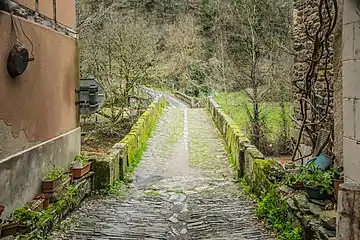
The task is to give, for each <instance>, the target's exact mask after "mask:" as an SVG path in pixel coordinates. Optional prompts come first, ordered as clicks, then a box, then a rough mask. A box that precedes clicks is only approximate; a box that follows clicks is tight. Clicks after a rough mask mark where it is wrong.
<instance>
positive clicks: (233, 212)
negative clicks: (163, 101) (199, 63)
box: [50, 99, 270, 240]
mask: <svg viewBox="0 0 360 240" xmlns="http://www.w3.org/2000/svg"><path fill="white" fill-rule="evenodd" d="M169 100H170V102H171V103H172V106H169V107H167V108H166V109H165V111H164V114H163V116H162V117H161V118H160V120H159V124H158V125H157V127H156V128H155V130H154V133H153V137H152V138H151V139H150V141H149V146H148V149H147V151H146V153H145V154H144V156H143V159H142V162H141V163H140V165H139V167H138V169H137V170H136V172H135V176H134V182H133V184H132V186H131V191H130V193H129V194H128V197H127V198H126V199H125V200H121V199H117V198H100V199H99V198H96V199H88V200H86V201H85V202H84V204H83V206H82V208H81V209H79V210H78V211H77V212H75V213H74V214H73V215H72V216H71V217H70V218H69V219H68V221H67V222H68V223H70V224H68V226H67V225H64V226H63V227H62V229H61V230H58V231H57V232H54V234H53V235H52V236H50V239H101V240H103V239H104V240H105V239H124V240H127V239H226V240H228V239H229V240H230V239H239V240H241V239H270V237H269V236H268V235H266V233H264V232H262V231H261V228H260V227H259V226H258V223H257V220H256V218H255V217H254V207H253V204H252V202H250V201H248V200H246V198H245V197H244V196H243V195H242V193H241V191H240V190H239V189H238V187H237V186H236V185H235V184H233V183H232V181H231V180H232V171H231V169H230V168H229V167H228V164H227V161H228V160H227V156H226V154H225V152H224V150H223V141H222V140H221V138H220V136H219V134H218V132H217V131H216V130H215V126H214V125H213V123H212V120H211V119H210V117H209V116H208V115H207V113H206V111H205V110H204V109H186V108H185V106H183V105H182V104H181V103H179V102H178V101H176V100H174V99H169Z"/></svg>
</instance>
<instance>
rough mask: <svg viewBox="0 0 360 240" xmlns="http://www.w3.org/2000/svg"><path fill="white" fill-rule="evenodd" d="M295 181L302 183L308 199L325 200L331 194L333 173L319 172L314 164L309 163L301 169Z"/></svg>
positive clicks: (328, 171)
mask: <svg viewBox="0 0 360 240" xmlns="http://www.w3.org/2000/svg"><path fill="white" fill-rule="evenodd" d="M296 179H297V180H298V181H300V182H302V183H304V186H305V190H306V193H307V195H308V197H309V198H312V199H326V198H329V197H330V195H331V194H332V192H333V184H332V180H333V172H332V171H330V170H327V171H323V170H321V169H320V168H319V167H318V166H317V165H316V163H310V164H308V165H306V166H305V167H302V169H301V172H300V174H298V175H297V177H296Z"/></svg>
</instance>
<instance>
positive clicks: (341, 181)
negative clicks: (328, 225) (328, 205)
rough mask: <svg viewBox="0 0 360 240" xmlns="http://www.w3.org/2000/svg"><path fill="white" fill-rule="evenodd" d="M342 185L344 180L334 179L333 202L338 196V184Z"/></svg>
mask: <svg viewBox="0 0 360 240" xmlns="http://www.w3.org/2000/svg"><path fill="white" fill-rule="evenodd" d="M342 183H344V180H343V179H334V192H335V194H334V197H335V200H337V199H338V194H339V187H340V184H342Z"/></svg>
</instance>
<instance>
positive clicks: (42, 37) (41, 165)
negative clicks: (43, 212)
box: [0, 0, 80, 214]
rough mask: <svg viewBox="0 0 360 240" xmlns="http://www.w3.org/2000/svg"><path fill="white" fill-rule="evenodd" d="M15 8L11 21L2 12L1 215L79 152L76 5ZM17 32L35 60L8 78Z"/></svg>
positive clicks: (69, 1) (31, 0) (62, 2)
mask: <svg viewBox="0 0 360 240" xmlns="http://www.w3.org/2000/svg"><path fill="white" fill-rule="evenodd" d="M36 2H37V4H36ZM13 3H15V2H14V1H13ZM17 3H18V4H15V5H14V6H15V7H14V9H13V12H14V17H13V21H12V18H11V15H10V14H9V13H8V12H6V11H0V42H1V43H2V44H1V46H0V103H1V104H0V189H2V191H1V193H0V204H3V205H5V207H6V212H5V214H9V213H10V212H11V211H12V210H13V209H14V208H16V207H19V206H21V205H22V204H23V203H24V202H26V201H28V200H30V199H31V198H32V197H33V196H34V195H35V194H36V193H37V192H38V191H39V190H40V183H41V178H42V177H43V176H44V174H45V173H46V172H47V171H49V169H50V168H52V167H54V166H58V165H59V166H63V167H68V166H69V163H70V162H71V160H72V159H73V158H74V157H75V156H76V155H77V154H78V153H79V151H80V130H79V125H78V119H79V115H78V108H77V106H76V105H75V101H76V95H75V89H76V88H77V86H78V65H79V62H78V61H79V59H78V49H77V40H76V32H75V24H76V20H75V2H74V0H57V1H54V2H53V0H38V1H35V0H18V1H17ZM12 22H13V23H14V24H15V25H16V27H15V28H14V27H12V26H13V25H12ZM16 30H17V31H16ZM15 33H16V36H17V38H18V39H19V40H20V41H21V42H22V43H23V44H24V46H25V47H26V48H27V49H28V50H29V52H31V51H32V50H31V49H33V54H34V57H35V60H34V61H33V62H29V65H28V68H27V69H26V71H25V72H24V73H23V74H22V75H20V76H18V77H16V78H15V79H12V78H11V77H10V76H9V75H8V73H7V70H6V66H7V57H8V54H9V52H10V50H11V48H12V46H13V44H14V36H15ZM27 38H29V39H30V41H31V42H30V41H29V40H28V39H27ZM3 190H4V191H3Z"/></svg>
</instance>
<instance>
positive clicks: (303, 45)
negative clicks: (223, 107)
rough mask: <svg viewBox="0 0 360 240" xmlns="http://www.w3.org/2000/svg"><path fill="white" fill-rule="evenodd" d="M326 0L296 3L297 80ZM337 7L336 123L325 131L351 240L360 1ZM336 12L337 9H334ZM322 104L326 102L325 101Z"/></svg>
mask: <svg viewBox="0 0 360 240" xmlns="http://www.w3.org/2000/svg"><path fill="white" fill-rule="evenodd" d="M324 1H328V2H332V1H330V0H324ZM324 1H311V0H295V5H294V8H295V10H294V21H295V29H294V38H295V42H294V47H295V50H296V51H297V53H298V54H299V56H298V57H297V58H296V61H295V76H296V79H294V81H296V80H300V81H304V79H305V75H306V73H307V71H308V67H307V66H308V65H307V63H306V61H304V58H303V56H305V58H306V55H307V54H310V53H311V50H312V47H313V46H312V45H311V41H310V40H309V38H308V35H307V34H306V31H308V32H311V31H314V30H313V28H316V27H318V26H319V18H318V16H319V12H316V9H318V5H319V2H324ZM337 5H338V17H337V23H336V25H335V26H334V30H333V32H332V36H331V37H330V38H329V40H330V41H329V47H330V49H331V59H329V60H330V61H329V63H330V64H328V67H329V73H330V74H329V77H330V78H329V79H330V83H331V100H330V101H331V114H329V119H328V122H330V123H331V124H330V125H327V126H331V125H332V126H333V127H332V128H333V129H331V128H329V129H325V130H327V131H331V130H332V131H333V139H332V141H333V153H334V155H335V158H336V164H337V165H338V166H343V167H344V177H345V183H344V184H342V185H341V187H340V192H339V200H338V204H337V211H338V219H337V239H341V240H345V239H346V240H351V239H360V226H359V221H360V210H359V205H360V160H359V156H360V144H359V143H360V130H359V129H360V81H359V76H358V73H359V72H360V15H359V12H360V10H359V9H360V1H358V0H337ZM331 9H332V10H333V11H334V8H333V7H332V8H331ZM306 25H307V26H309V27H308V28H306V27H305V26H306ZM324 62H325V61H320V64H319V65H318V67H317V69H316V70H317V74H318V75H319V76H320V78H321V76H322V75H321V74H319V73H320V72H321V71H323V70H324V67H323V66H324ZM322 87H324V85H323V86H321V85H320V86H316V88H315V89H316V91H317V93H318V95H319V96H321V95H322V93H323V92H324V91H323V88H322ZM297 96H298V100H299V95H297ZM322 97H323V96H322ZM322 104H326V101H323V102H322ZM319 105H320V106H321V104H319ZM320 110H322V109H321V108H320ZM300 120H301V115H300ZM317 130H318V131H319V129H317ZM310 146H311V145H310ZM304 149H305V150H307V151H309V144H308V142H306V136H305V137H304V138H303V141H302V150H304Z"/></svg>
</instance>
